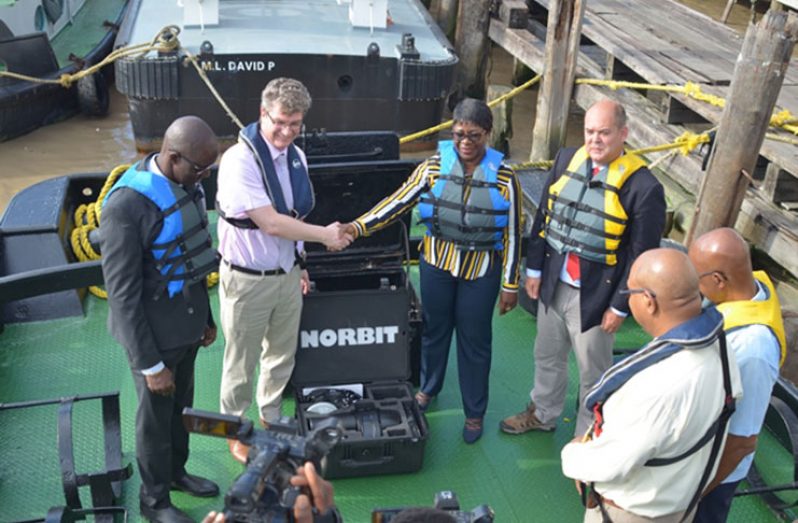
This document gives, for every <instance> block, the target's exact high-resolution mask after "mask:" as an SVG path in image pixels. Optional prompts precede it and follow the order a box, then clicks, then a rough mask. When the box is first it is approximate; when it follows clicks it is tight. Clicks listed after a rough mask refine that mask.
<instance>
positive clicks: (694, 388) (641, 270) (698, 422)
mask: <svg viewBox="0 0 798 523" xmlns="http://www.w3.org/2000/svg"><path fill="white" fill-rule="evenodd" d="M622 292H623V293H624V295H627V296H628V297H629V308H630V309H631V312H632V314H633V315H634V318H635V320H637V322H638V323H639V324H640V326H641V327H642V328H643V330H645V331H646V332H647V333H648V334H650V335H651V336H652V337H653V338H654V339H653V340H652V341H651V342H650V343H648V344H647V345H645V346H644V347H642V348H641V349H640V350H638V351H637V352H635V353H634V354H633V355H631V356H629V357H627V358H625V359H623V360H621V361H620V362H618V363H616V364H615V365H613V366H612V367H611V368H610V369H608V370H607V372H605V373H604V374H603V375H602V376H601V378H600V380H599V381H598V382H597V383H596V385H595V386H594V387H593V388H591V389H590V390H589V391H588V393H587V395H586V396H585V397H584V403H585V406H586V408H588V409H589V410H590V411H591V412H592V413H593V423H592V426H591V429H590V432H589V433H588V434H587V435H586V436H585V437H584V438H575V439H574V440H573V441H572V442H571V443H569V444H567V445H566V446H565V447H564V448H563V450H562V454H561V457H562V470H563V473H564V474H565V475H566V476H567V477H569V478H572V479H575V480H577V489H578V490H579V491H580V493H582V495H583V501H584V503H585V506H586V512H585V518H584V521H585V522H602V521H615V522H626V523H635V522H640V523H643V522H657V523H677V522H680V523H681V522H683V521H692V517H691V516H692V514H693V511H694V510H695V508H696V505H697V503H698V500H699V498H700V495H701V493H702V492H703V491H704V487H705V486H706V484H707V482H708V481H709V479H710V478H711V477H712V475H713V474H714V471H715V470H716V469H717V467H718V459H717V458H718V455H719V453H720V448H721V446H722V444H723V440H724V438H725V435H726V432H727V420H728V418H729V416H730V415H731V413H732V412H733V411H734V402H735V399H736V398H739V397H740V394H741V385H740V374H739V371H738V368H737V364H736V362H735V359H734V352H733V351H732V350H731V349H728V350H727V348H726V343H725V336H724V333H723V317H722V316H721V314H720V313H719V312H718V311H717V310H716V309H715V308H708V309H702V307H701V295H700V294H699V292H698V275H697V274H696V270H695V268H694V267H693V266H692V264H691V263H690V260H689V259H688V257H687V255H686V254H684V253H683V252H681V251H678V250H676V249H652V250H649V251H646V252H644V253H643V254H641V255H640V256H639V257H638V258H637V260H636V261H635V262H634V264H633V265H632V268H631V271H630V273H629V279H628V288H627V289H624V290H622Z"/></svg>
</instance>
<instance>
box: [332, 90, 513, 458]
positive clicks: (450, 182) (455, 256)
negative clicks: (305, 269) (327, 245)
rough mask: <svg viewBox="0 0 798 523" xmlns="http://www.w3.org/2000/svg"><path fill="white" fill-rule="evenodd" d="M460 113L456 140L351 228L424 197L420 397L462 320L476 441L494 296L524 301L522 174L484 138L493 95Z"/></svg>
mask: <svg viewBox="0 0 798 523" xmlns="http://www.w3.org/2000/svg"><path fill="white" fill-rule="evenodd" d="M453 120H454V124H453V126H452V137H453V140H452V141H448V140H447V141H441V142H440V143H439V144H438V151H437V153H436V154H435V155H434V156H432V157H430V158H428V159H427V160H425V161H424V162H422V163H421V164H420V165H419V166H418V167H417V168H416V169H415V171H414V172H413V174H412V175H411V176H410V177H409V178H408V179H407V181H405V183H404V184H402V186H401V187H399V189H397V190H396V191H395V192H394V193H393V194H391V195H390V196H388V197H387V198H385V199H384V200H382V201H381V202H379V203H378V204H377V205H376V206H374V208H372V209H371V210H370V211H368V212H366V213H364V214H363V215H361V216H360V217H359V218H357V219H356V220H355V221H353V222H351V223H349V224H347V226H346V227H347V229H348V232H350V233H351V234H353V236H355V237H358V236H364V235H369V234H371V233H373V232H374V231H377V230H379V229H381V228H383V227H386V226H387V225H389V224H390V223H391V222H393V221H394V220H396V219H397V218H399V217H400V216H401V215H402V214H404V213H406V212H408V211H410V210H411V208H412V207H413V206H414V205H415V204H416V203H418V205H419V212H420V215H421V221H422V222H423V223H424V224H425V225H426V226H427V232H426V234H425V236H424V240H423V243H422V245H421V257H420V260H421V261H420V279H421V301H422V303H423V314H424V330H423V334H422V339H421V340H422V341H421V388H420V389H419V391H418V393H417V394H416V397H415V399H416V402H417V403H418V404H419V406H420V407H421V409H422V410H426V409H427V407H428V406H429V404H430V402H431V401H432V399H433V398H434V397H435V395H437V394H438V393H439V392H440V390H441V388H442V387H443V381H444V377H445V374H446V363H447V361H448V356H449V347H450V345H451V341H452V333H453V332H454V331H455V329H456V331H457V367H458V374H459V378H460V392H461V396H462V400H463V410H464V411H465V418H466V419H465V425H464V427H463V439H464V440H465V442H466V443H474V442H475V441H477V440H478V439H479V438H480V436H481V435H482V420H483V418H484V416H485V411H486V410H487V406H488V377H489V374H490V362H491V339H492V329H491V320H492V317H493V305H494V304H495V303H496V299H497V296H498V310H499V314H504V313H506V312H507V311H509V310H511V309H513V308H514V307H515V306H516V303H517V297H518V267H519V261H520V248H521V230H520V220H521V202H520V187H519V185H518V180H517V179H516V177H515V173H514V172H513V170H512V169H511V168H510V167H509V166H508V165H506V164H505V163H503V162H502V159H503V155H502V153H500V152H498V151H496V150H494V149H491V148H490V147H487V142H488V138H489V135H490V131H491V128H492V127H493V116H492V114H491V111H490V108H489V107H488V106H487V104H485V102H483V101H480V100H475V99H472V98H466V99H465V100H463V101H462V102H460V103H459V104H458V105H457V107H456V108H455V110H454V114H453ZM500 291H501V292H500Z"/></svg>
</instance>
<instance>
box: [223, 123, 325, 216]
mask: <svg viewBox="0 0 798 523" xmlns="http://www.w3.org/2000/svg"><path fill="white" fill-rule="evenodd" d="M238 139H239V140H240V141H241V142H242V143H244V144H246V146H247V147H249V149H250V151H252V155H253V156H254V157H255V161H256V162H257V164H258V168H259V169H260V173H261V177H262V178H263V186H264V187H265V188H266V194H268V195H269V200H271V202H272V206H273V207H274V209H275V210H276V211H277V212H279V213H280V214H285V215H287V216H291V217H292V218H296V219H298V220H304V219H305V217H306V216H307V215H308V214H310V211H312V210H313V207H314V206H315V205H316V200H315V196H314V194H313V184H312V183H311V181H310V175H309V174H308V170H307V169H306V168H305V165H304V164H303V163H302V159H301V158H300V157H299V153H298V152H297V148H296V146H295V145H294V144H291V145H289V146H288V150H287V151H286V155H287V160H288V174H289V177H290V179H291V192H292V193H293V196H294V206H293V209H289V208H288V206H287V205H286V203H285V198H284V197H283V189H282V187H281V186H280V180H279V179H278V178H277V171H275V169H274V159H273V158H272V155H271V152H270V151H269V146H268V145H266V142H265V141H264V139H263V136H261V134H260V123H259V122H253V123H251V124H249V125H247V126H246V127H244V128H243V129H241V132H239V133H238ZM216 210H217V212H218V213H219V216H220V217H221V218H222V219H224V220H225V221H226V222H227V223H229V224H230V225H232V226H234V227H239V228H241V229H257V228H258V226H257V225H256V224H255V222H253V221H252V220H251V219H249V218H231V217H227V216H225V214H224V212H222V210H221V208H220V206H219V205H216Z"/></svg>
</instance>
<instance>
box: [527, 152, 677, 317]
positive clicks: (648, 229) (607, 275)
mask: <svg viewBox="0 0 798 523" xmlns="http://www.w3.org/2000/svg"><path fill="white" fill-rule="evenodd" d="M576 151H577V149H576V148H574V147H568V148H563V149H561V150H560V151H559V152H558V153H557V157H556V158H555V159H554V165H553V166H552V168H551V170H550V171H549V175H548V178H547V179H546V184H545V185H544V187H543V193H542V195H541V199H540V205H539V206H538V210H537V212H536V213H535V221H534V222H533V224H532V232H531V236H530V239H529V246H528V249H527V255H526V266H527V268H528V269H533V270H539V271H541V279H542V280H541V286H540V301H541V302H542V303H543V304H544V305H545V306H547V307H548V305H549V304H550V303H551V302H552V300H553V299H554V290H555V288H556V286H557V281H558V280H559V278H560V270H561V269H562V265H563V263H565V254H560V253H558V252H557V251H556V250H554V249H552V248H551V247H550V246H549V244H548V242H546V240H545V239H544V238H541V237H540V231H541V229H542V228H543V226H544V224H545V216H544V214H543V209H544V207H545V206H546V201H547V198H548V194H549V187H550V186H551V184H553V183H554V182H555V181H557V180H558V179H559V178H560V176H562V174H563V173H564V172H565V170H566V168H567V167H568V164H569V163H570V161H571V158H573V156H574V153H576ZM588 162H590V159H589V158H588ZM591 168H592V166H591V165H588V172H589V170H590V169H591ZM619 198H620V201H621V205H622V206H623V208H624V209H625V210H626V213H627V214H628V215H629V221H628V223H627V225H626V229H625V230H624V233H623V237H622V238H621V242H620V245H619V246H618V252H617V257H618V263H617V264H615V265H613V266H610V265H605V264H603V263H599V262H594V261H590V260H586V259H584V258H580V260H579V267H580V283H581V287H580V293H579V297H580V299H579V310H580V312H581V319H582V332H584V331H586V330H588V329H590V328H591V327H594V326H596V325H601V319H602V317H603V316H604V311H606V310H607V308H609V307H610V306H612V307H614V308H615V309H617V310H619V311H621V312H626V313H628V312H629V300H628V299H627V297H626V296H625V295H622V294H618V291H620V290H623V289H626V279H627V278H628V277H629V268H630V267H631V266H632V262H634V260H635V258H637V256H639V255H640V253H642V252H643V251H646V250H648V249H652V248H655V247H659V244H660V239H661V238H662V233H663V231H664V230H665V190H664V189H663V187H662V184H661V183H659V181H658V180H657V179H656V178H655V177H654V175H653V174H651V171H649V170H648V169H647V168H645V167H644V168H641V169H639V170H638V171H637V172H635V173H634V174H633V175H632V176H630V177H629V179H627V180H626V183H624V184H623V186H622V187H621V190H620V193H619Z"/></svg>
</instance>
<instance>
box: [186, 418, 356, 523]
mask: <svg viewBox="0 0 798 523" xmlns="http://www.w3.org/2000/svg"><path fill="white" fill-rule="evenodd" d="M183 424H184V425H185V427H186V429H187V430H188V431H189V432H195V433H198V434H206V435H209V436H216V437H220V438H228V439H237V440H238V441H240V442H241V443H244V444H245V445H249V446H250V450H249V456H248V457H247V469H246V470H245V471H244V473H243V474H241V475H240V476H239V477H238V478H236V480H235V482H233V485H232V486H231V487H230V490H228V491H227V494H225V496H224V515H225V521H227V522H234V521H239V522H247V523H261V522H263V523H282V522H293V521H294V517H293V507H294V502H295V501H296V498H297V496H299V495H300V494H301V493H302V492H301V490H300V488H299V487H295V486H292V485H291V483H290V479H291V477H292V476H294V475H295V474H296V471H297V468H298V467H300V466H302V465H303V464H304V463H305V462H307V461H310V462H312V463H313V464H314V465H315V466H316V469H317V470H321V460H322V458H324V456H326V455H327V453H328V452H329V451H330V449H332V448H333V447H334V446H335V444H336V443H338V441H339V440H340V439H341V429H340V428H338V426H337V425H334V424H332V423H330V424H328V425H321V424H320V425H318V426H317V427H316V428H315V429H314V430H312V431H311V432H310V433H308V435H307V436H306V437H303V436H299V435H297V427H296V423H291V422H290V420H286V421H285V422H283V421H282V420H281V422H280V423H270V424H269V429H268V430H260V429H257V430H256V429H255V428H254V427H253V424H252V422H251V421H250V420H247V419H244V418H240V417H237V416H227V415H224V414H218V413H214V412H206V411H201V410H195V409H191V408H186V409H183ZM314 521H316V522H319V523H334V522H337V521H340V516H339V515H338V513H337V511H336V510H330V511H328V513H327V514H325V515H323V516H316V517H314Z"/></svg>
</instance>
